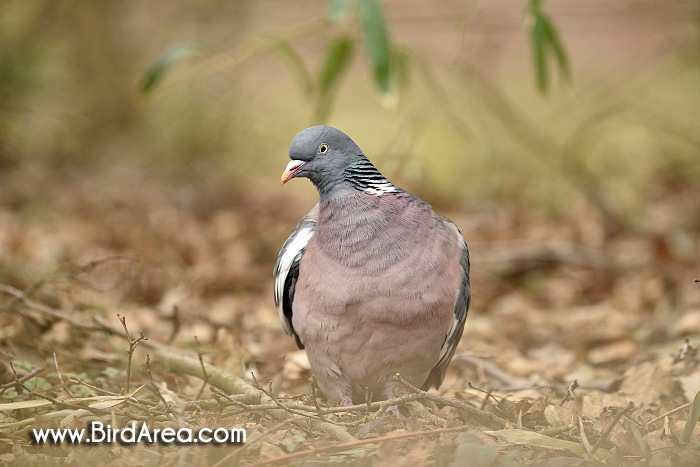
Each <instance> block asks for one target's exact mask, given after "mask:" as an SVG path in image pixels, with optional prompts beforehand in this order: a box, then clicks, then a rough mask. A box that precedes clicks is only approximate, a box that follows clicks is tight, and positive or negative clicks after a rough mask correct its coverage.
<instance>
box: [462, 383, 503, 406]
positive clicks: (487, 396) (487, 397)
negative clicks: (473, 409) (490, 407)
mask: <svg viewBox="0 0 700 467" xmlns="http://www.w3.org/2000/svg"><path fill="white" fill-rule="evenodd" d="M467 386H469V388H470V389H473V390H475V391H479V392H482V393H484V401H483V402H482V403H481V407H479V408H480V409H481V410H484V409H485V408H486V404H487V403H488V401H489V398H491V399H493V401H494V402H495V403H496V404H499V402H498V399H496V398H495V397H494V396H493V394H491V391H486V390H484V389H481V388H477V387H476V386H474V385H473V384H472V383H471V381H469V382H468V383H467Z"/></svg>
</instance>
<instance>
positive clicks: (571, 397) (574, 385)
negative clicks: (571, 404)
mask: <svg viewBox="0 0 700 467" xmlns="http://www.w3.org/2000/svg"><path fill="white" fill-rule="evenodd" d="M580 386H581V385H580V384H578V380H577V379H575V380H573V381H570V382H569V387H567V388H566V395H565V396H564V398H563V399H562V400H561V402H560V403H559V407H561V406H563V405H564V403H566V402H568V401H575V400H576V394H574V391H575V390H576V389H578V388H579V387H580Z"/></svg>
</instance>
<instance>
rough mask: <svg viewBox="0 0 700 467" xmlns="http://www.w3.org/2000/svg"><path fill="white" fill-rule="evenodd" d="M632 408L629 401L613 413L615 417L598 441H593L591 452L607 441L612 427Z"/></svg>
mask: <svg viewBox="0 0 700 467" xmlns="http://www.w3.org/2000/svg"><path fill="white" fill-rule="evenodd" d="M633 408H634V403H633V402H630V403H629V404H628V405H627V407H625V408H624V409H620V410H618V411H617V413H616V414H615V418H613V421H612V422H611V423H610V426H608V428H607V429H606V430H605V432H604V433H603V434H602V435H601V436H600V438H598V441H596V442H595V444H594V445H593V447H591V454H595V452H596V451H597V450H598V448H599V447H600V446H601V445H602V444H603V443H604V442H605V441H607V439H608V437H609V436H610V433H612V431H613V428H615V425H617V423H618V422H619V421H620V419H621V418H622V416H623V415H625V414H626V413H627V412H629V411H630V410H632V409H633Z"/></svg>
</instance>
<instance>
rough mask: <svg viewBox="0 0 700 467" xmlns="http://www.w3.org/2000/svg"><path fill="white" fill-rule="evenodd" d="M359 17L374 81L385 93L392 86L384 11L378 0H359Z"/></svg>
mask: <svg viewBox="0 0 700 467" xmlns="http://www.w3.org/2000/svg"><path fill="white" fill-rule="evenodd" d="M358 18H359V21H360V25H361V29H362V39H363V41H364V44H365V49H366V51H367V57H368V58H369V61H370V63H371V65H372V72H373V75H374V82H375V83H376V84H377V86H378V87H379V89H380V90H381V91H382V92H383V93H384V94H386V93H388V92H389V91H390V88H391V79H390V78H391V76H390V69H389V56H390V54H389V48H390V47H389V36H388V33H387V27H386V20H385V18H384V12H383V11H382V7H381V5H380V4H379V2H378V1H377V0H358Z"/></svg>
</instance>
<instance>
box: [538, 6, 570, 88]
mask: <svg viewBox="0 0 700 467" xmlns="http://www.w3.org/2000/svg"><path fill="white" fill-rule="evenodd" d="M542 26H543V28H544V34H545V36H546V38H547V46H549V49H550V50H551V51H552V53H553V54H554V58H555V59H556V61H557V66H558V67H559V76H560V77H561V78H562V79H563V80H564V81H570V80H571V69H570V67H569V59H568V57H567V56H566V52H565V51H564V46H563V45H562V42H561V38H560V37H559V33H558V32H557V30H556V29H555V28H554V25H553V24H552V22H551V21H550V20H549V19H548V18H544V20H543V22H542Z"/></svg>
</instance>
